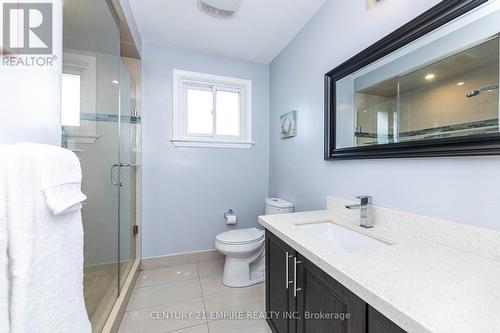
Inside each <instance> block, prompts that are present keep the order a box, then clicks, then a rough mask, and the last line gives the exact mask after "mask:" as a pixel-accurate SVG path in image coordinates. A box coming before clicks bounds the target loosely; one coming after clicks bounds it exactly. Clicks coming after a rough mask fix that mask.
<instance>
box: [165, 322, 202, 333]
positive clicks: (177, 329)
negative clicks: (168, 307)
mask: <svg viewBox="0 0 500 333" xmlns="http://www.w3.org/2000/svg"><path fill="white" fill-rule="evenodd" d="M203 325H207V323H202V324H196V325H192V326H186V327H183V328H176V329H175V330H173V331H165V332H164V333H175V332H179V331H184V330H187V329H190V328H194V327H198V326H203Z"/></svg>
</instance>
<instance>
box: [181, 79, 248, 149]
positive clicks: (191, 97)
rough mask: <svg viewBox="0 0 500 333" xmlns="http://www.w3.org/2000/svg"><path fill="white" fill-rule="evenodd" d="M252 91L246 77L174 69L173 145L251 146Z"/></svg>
mask: <svg viewBox="0 0 500 333" xmlns="http://www.w3.org/2000/svg"><path fill="white" fill-rule="evenodd" d="M251 90H252V82H251V81H249V80H243V79H236V78H230V77H223V76H215V75H209V74H202V73H194V72H186V71H180V70H174V95H173V102H174V105H173V107H174V112H173V138H172V142H173V143H174V145H176V146H180V147H216V148H250V147H251V146H252V144H253V142H252V133H251V129H252V114H251V113H252V106H251V96H252V95H251Z"/></svg>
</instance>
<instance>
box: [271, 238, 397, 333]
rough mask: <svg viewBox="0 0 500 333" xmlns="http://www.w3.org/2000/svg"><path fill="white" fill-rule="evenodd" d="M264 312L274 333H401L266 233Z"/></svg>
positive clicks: (348, 291) (331, 279)
mask: <svg viewBox="0 0 500 333" xmlns="http://www.w3.org/2000/svg"><path fill="white" fill-rule="evenodd" d="M266 311H267V314H268V319H267V322H268V324H269V326H270V327H271V330H272V331H273V332H274V333H404V330H402V329H401V328H400V327H399V326H397V325H396V324H394V323H393V322H392V321H390V320H389V319H388V318H386V317H384V316H383V315H382V314H381V313H379V312H378V311H376V310H375V309H374V308H372V307H371V306H369V305H368V304H367V303H366V302H365V301H363V300H362V299H361V298H359V297H358V296H356V295H355V294H354V293H352V292H351V291H350V290H349V289H348V288H346V287H345V286H343V285H342V284H341V283H339V282H338V281H336V280H335V279H334V278H332V277H331V276H330V275H328V274H327V273H325V272H324V271H323V270H321V269H320V268H319V267H317V266H316V265H314V264H313V263H312V262H310V261H309V260H307V258H305V257H304V256H302V255H301V254H300V253H298V252H297V251H295V250H294V249H293V248H292V247H290V246H289V245H288V244H286V243H285V242H284V241H282V240H281V239H280V238H278V237H277V236H275V235H273V234H272V233H271V232H269V231H267V230H266Z"/></svg>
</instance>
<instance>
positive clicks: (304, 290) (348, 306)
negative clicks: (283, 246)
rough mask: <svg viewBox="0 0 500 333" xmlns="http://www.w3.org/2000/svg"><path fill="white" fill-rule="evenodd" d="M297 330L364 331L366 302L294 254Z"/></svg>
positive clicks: (320, 332) (319, 332) (321, 332)
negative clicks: (296, 289)
mask: <svg viewBox="0 0 500 333" xmlns="http://www.w3.org/2000/svg"><path fill="white" fill-rule="evenodd" d="M298 258H299V265H298V275H297V281H298V289H299V290H298V291H297V312H298V316H299V320H298V321H297V333H308V332H314V333H337V332H338V333H365V331H366V330H365V327H366V303H365V302H364V301H363V300H362V299H361V298H359V297H357V296H356V295H354V294H353V293H352V292H351V291H350V290H349V289H347V288H346V287H344V286H343V285H341V284H340V283H338V282H337V281H336V280H335V279H333V278H332V277H331V276H329V275H328V274H326V273H325V272H323V271H322V270H321V269H319V268H318V267H317V266H315V265H314V264H313V263H311V262H310V261H308V260H307V259H306V258H304V257H302V256H301V255H298Z"/></svg>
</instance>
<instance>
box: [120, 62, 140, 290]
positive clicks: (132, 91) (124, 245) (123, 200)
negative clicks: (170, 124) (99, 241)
mask: <svg viewBox="0 0 500 333" xmlns="http://www.w3.org/2000/svg"><path fill="white" fill-rule="evenodd" d="M138 67H140V64H138V61H137V60H135V59H129V58H124V59H123V61H122V62H121V72H120V112H121V116H120V161H121V164H120V199H119V200H120V202H119V203H120V205H119V206H120V208H119V214H120V217H119V221H120V230H119V231H120V236H119V237H120V253H119V254H120V289H121V288H122V286H123V284H124V283H125V280H126V278H127V276H128V273H129V272H130V269H131V268H132V265H133V263H134V260H135V257H136V252H135V251H136V243H135V242H136V238H135V232H134V226H135V225H136V216H137V211H136V206H137V205H136V203H137V200H138V198H137V193H138V188H139V186H138V184H137V182H138V181H139V177H138V175H139V168H140V151H139V149H138V147H140V142H139V140H140V118H139V116H138V111H137V107H138V106H137V95H138V94H137V84H136V82H135V81H136V80H137V78H136V77H134V76H133V75H132V73H131V72H132V71H134V69H137V68H138Z"/></svg>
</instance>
